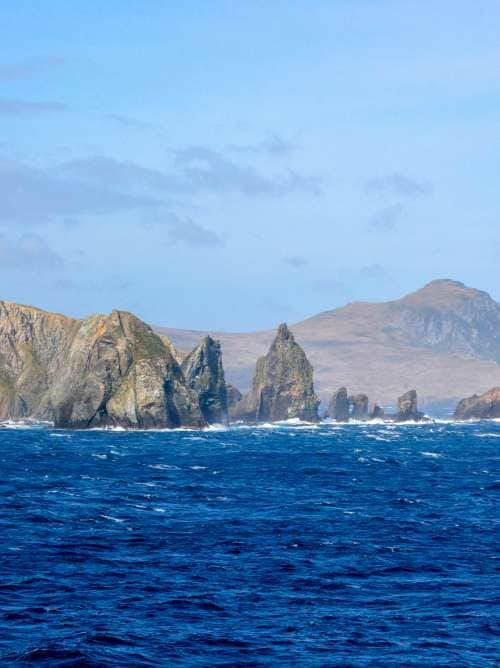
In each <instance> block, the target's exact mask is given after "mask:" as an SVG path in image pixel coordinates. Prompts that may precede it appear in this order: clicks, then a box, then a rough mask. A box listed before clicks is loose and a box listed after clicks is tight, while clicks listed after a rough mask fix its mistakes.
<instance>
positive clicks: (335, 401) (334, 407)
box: [325, 387, 350, 422]
mask: <svg viewBox="0 0 500 668" xmlns="http://www.w3.org/2000/svg"><path fill="white" fill-rule="evenodd" d="M349 410H350V405H349V399H348V397H347V389H346V388H345V387H340V388H339V389H338V390H337V391H336V392H334V393H333V395H332V398H331V399H330V403H329V404H328V409H327V412H326V415H325V417H328V418H332V419H333V420H337V421H338V422H347V421H348V420H349Z"/></svg>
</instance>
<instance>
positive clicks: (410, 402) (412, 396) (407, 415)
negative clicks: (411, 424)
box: [396, 390, 424, 422]
mask: <svg viewBox="0 0 500 668" xmlns="http://www.w3.org/2000/svg"><path fill="white" fill-rule="evenodd" d="M423 419H424V414H423V413H421V412H420V411H419V410H418V398H417V393H416V391H415V390H410V391H409V392H406V393H405V394H403V395H402V396H401V397H399V399H398V413H397V415H396V421H397V422H406V421H408V420H413V421H416V422H418V421H420V420H423Z"/></svg>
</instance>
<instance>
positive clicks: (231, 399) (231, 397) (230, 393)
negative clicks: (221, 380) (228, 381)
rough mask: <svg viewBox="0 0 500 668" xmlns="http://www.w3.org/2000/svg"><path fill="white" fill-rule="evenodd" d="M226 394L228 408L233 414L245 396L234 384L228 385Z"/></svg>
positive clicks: (230, 413)
mask: <svg viewBox="0 0 500 668" xmlns="http://www.w3.org/2000/svg"><path fill="white" fill-rule="evenodd" d="M226 396H227V409H228V411H229V415H230V416H232V414H233V412H234V409H235V407H236V406H237V405H238V403H239V402H240V401H241V399H242V398H243V395H242V394H241V392H240V391H239V390H238V388H237V387H235V386H234V385H226Z"/></svg>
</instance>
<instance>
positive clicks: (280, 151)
mask: <svg viewBox="0 0 500 668" xmlns="http://www.w3.org/2000/svg"><path fill="white" fill-rule="evenodd" d="M228 148H229V150H230V151H234V152H236V153H254V154H263V155H268V156H271V157H275V158H283V157H286V156H288V155H290V154H291V153H292V152H293V151H294V149H295V146H294V144H292V142H290V141H287V140H286V139H283V137H280V136H279V135H278V134H276V133H272V134H270V135H268V136H267V137H266V138H265V139H263V140H262V141H260V142H257V143H255V144H243V145H241V144H230V145H229V146H228Z"/></svg>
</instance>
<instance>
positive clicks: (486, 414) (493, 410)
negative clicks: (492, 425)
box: [454, 387, 500, 420]
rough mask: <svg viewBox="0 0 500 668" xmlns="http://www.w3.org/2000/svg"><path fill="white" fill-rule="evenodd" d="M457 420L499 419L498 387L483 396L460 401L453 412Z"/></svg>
mask: <svg viewBox="0 0 500 668" xmlns="http://www.w3.org/2000/svg"><path fill="white" fill-rule="evenodd" d="M454 417H455V419H457V420H489V419H492V418H500V387H494V388H492V389H491V390H488V392H485V393H484V394H481V395H477V394H474V395H472V396H471V397H468V398H466V399H462V401H460V403H459V404H458V406H457V408H456V410H455V415H454Z"/></svg>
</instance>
